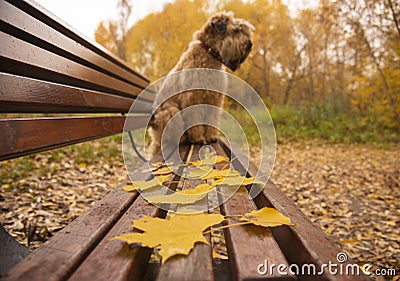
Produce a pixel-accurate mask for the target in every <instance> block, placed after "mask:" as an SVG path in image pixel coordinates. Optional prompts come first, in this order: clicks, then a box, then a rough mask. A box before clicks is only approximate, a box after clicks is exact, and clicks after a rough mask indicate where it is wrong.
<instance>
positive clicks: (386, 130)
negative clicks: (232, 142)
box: [230, 103, 400, 148]
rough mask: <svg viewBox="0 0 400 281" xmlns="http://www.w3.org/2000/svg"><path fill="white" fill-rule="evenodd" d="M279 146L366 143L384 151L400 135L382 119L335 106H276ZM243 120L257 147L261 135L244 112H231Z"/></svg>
mask: <svg viewBox="0 0 400 281" xmlns="http://www.w3.org/2000/svg"><path fill="white" fill-rule="evenodd" d="M269 111H270V114H271V117H272V120H273V123H274V127H275V132H276V138H277V142H278V143H287V142H303V141H318V142H322V143H344V144H353V143H366V144H374V145H378V146H380V147H382V148H385V147H390V145H391V144H393V143H396V142H399V141H400V134H399V133H398V132H397V131H396V129H395V128H390V127H387V126H385V125H384V124H382V123H381V122H379V120H380V118H379V116H372V115H371V116H361V115H360V114H357V113H356V112H352V111H349V110H344V109H342V108H341V107H340V105H338V104H335V103H326V104H323V105H308V106H307V105H300V106H296V107H295V106H274V107H272V109H269ZM230 113H231V114H232V115H233V116H234V117H235V119H237V120H239V122H240V124H241V126H242V128H243V129H244V132H245V134H246V136H247V138H248V140H249V143H250V144H257V142H258V141H259V138H258V137H257V135H258V131H257V128H256V127H255V126H254V124H253V122H252V121H251V118H250V116H249V115H246V114H244V113H243V110H239V109H237V110H230Z"/></svg>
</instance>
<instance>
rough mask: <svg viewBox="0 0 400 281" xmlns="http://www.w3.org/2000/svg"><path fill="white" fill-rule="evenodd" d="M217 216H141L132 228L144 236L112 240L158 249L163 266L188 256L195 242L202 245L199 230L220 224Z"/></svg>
mask: <svg viewBox="0 0 400 281" xmlns="http://www.w3.org/2000/svg"><path fill="white" fill-rule="evenodd" d="M223 220H224V217H223V216H222V215H221V214H204V213H201V214H191V215H182V214H172V215H171V216H169V217H168V218H166V219H160V218H152V217H148V216H144V217H142V218H140V219H139V220H136V221H133V226H134V227H135V228H137V229H140V230H143V231H144V233H127V234H122V235H119V236H116V237H114V239H118V240H122V241H125V242H127V243H129V244H132V243H141V244H142V246H143V247H150V248H154V247H156V246H158V245H160V246H161V250H160V254H161V256H162V257H163V259H162V263H163V264H164V263H165V262H166V261H167V260H168V259H169V258H170V257H172V256H174V255H178V254H182V255H188V254H189V252H190V250H191V249H192V248H193V247H194V245H195V243H196V242H201V243H206V244H208V242H207V240H206V239H205V238H204V235H203V231H204V230H205V229H206V228H208V227H210V226H213V225H215V224H218V223H221V222H222V221H223Z"/></svg>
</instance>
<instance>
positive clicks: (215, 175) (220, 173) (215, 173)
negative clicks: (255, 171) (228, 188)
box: [200, 169, 240, 180]
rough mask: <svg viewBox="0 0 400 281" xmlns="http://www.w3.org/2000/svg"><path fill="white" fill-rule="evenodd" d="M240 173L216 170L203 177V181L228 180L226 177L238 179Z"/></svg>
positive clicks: (229, 170) (231, 170)
mask: <svg viewBox="0 0 400 281" xmlns="http://www.w3.org/2000/svg"><path fill="white" fill-rule="evenodd" d="M238 176H240V173H239V172H238V171H236V170H233V169H225V170H215V169H213V170H212V171H211V172H209V173H208V174H207V175H204V176H201V177H200V178H201V179H202V180H206V179H219V178H226V177H238Z"/></svg>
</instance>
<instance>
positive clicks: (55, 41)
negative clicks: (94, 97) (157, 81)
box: [0, 1, 148, 88]
mask: <svg viewBox="0 0 400 281" xmlns="http://www.w3.org/2000/svg"><path fill="white" fill-rule="evenodd" d="M0 16H1V19H2V20H3V21H4V22H5V23H7V24H9V25H10V26H13V27H15V28H18V29H20V30H21V31H22V32H18V33H13V35H18V36H20V37H19V38H20V39H23V40H25V41H28V42H30V43H33V44H35V45H37V46H39V47H41V48H44V49H49V50H52V52H55V53H57V54H59V55H61V56H65V57H67V58H69V59H71V60H74V61H76V62H78V63H81V64H85V65H86V66H88V67H90V68H93V69H97V70H99V71H101V72H105V73H107V74H108V75H111V76H115V77H116V78H119V79H122V80H124V81H125V82H128V83H132V84H133V85H135V86H139V87H141V88H145V87H146V86H147V85H148V83H147V82H146V81H145V80H143V79H142V78H141V77H139V76H137V75H134V74H132V73H130V72H128V71H126V70H124V69H122V68H121V67H120V66H118V65H116V64H115V63H112V62H111V61H109V60H107V59H105V58H104V57H102V56H100V55H99V54H97V53H95V52H93V51H92V50H90V49H88V48H86V47H84V46H83V45H81V44H79V43H77V42H76V41H74V40H73V39H71V38H69V37H67V36H66V35H64V34H62V33H60V32H58V31H56V30H55V29H53V28H52V27H51V26H48V25H46V24H45V23H43V22H41V21H40V20H38V19H36V18H34V17H32V16H31V15H29V14H26V13H25V12H23V11H22V10H20V9H19V8H17V7H15V6H13V5H12V4H10V3H8V2H6V1H1V2H0Z"/></svg>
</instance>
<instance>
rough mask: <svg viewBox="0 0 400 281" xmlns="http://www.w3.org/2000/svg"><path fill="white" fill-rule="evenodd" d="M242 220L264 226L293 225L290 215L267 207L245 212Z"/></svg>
mask: <svg viewBox="0 0 400 281" xmlns="http://www.w3.org/2000/svg"><path fill="white" fill-rule="evenodd" d="M240 220H242V221H247V222H251V223H252V224H255V225H260V226H264V227H268V226H270V227H272V226H279V225H283V224H285V225H293V224H292V222H291V221H290V218H289V217H287V216H285V215H283V214H281V213H280V212H278V211H277V210H276V209H274V208H267V207H264V208H262V209H260V210H256V211H252V212H250V213H247V214H244V215H243V216H242V217H241V218H240Z"/></svg>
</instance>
